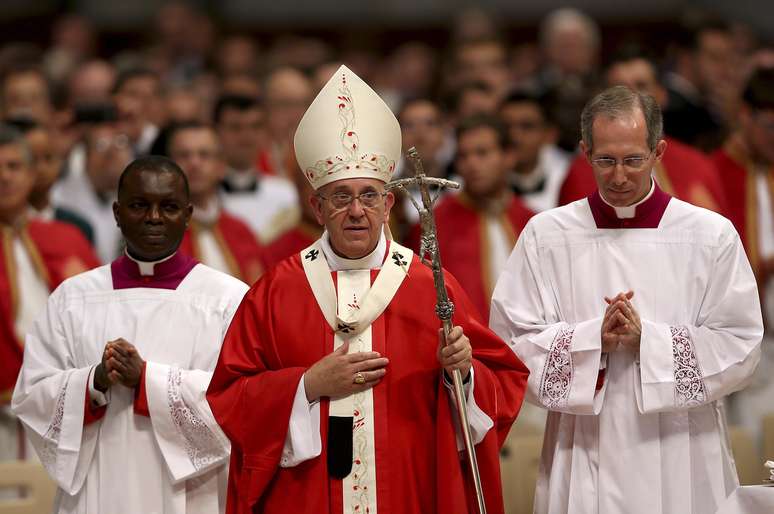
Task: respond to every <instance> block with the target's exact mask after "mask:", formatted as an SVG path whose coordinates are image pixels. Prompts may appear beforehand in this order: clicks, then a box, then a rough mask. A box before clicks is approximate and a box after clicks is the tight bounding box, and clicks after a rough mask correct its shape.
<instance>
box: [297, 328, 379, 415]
mask: <svg viewBox="0 0 774 514" xmlns="http://www.w3.org/2000/svg"><path fill="white" fill-rule="evenodd" d="M348 350H349V343H348V342H345V343H344V344H342V345H341V346H339V347H338V348H337V349H336V350H334V351H333V352H331V353H329V354H328V355H326V356H325V357H323V358H322V359H320V360H319V361H317V362H315V363H314V364H313V365H312V367H310V368H309V369H308V370H306V373H304V389H306V399H307V400H309V401H310V402H313V401H316V400H318V399H320V398H322V397H324V396H327V397H329V398H341V397H344V396H348V395H350V394H352V393H356V392H359V391H365V390H366V389H369V388H371V387H373V386H375V385H376V384H378V383H379V381H380V380H381V379H382V377H384V375H385V373H387V370H386V369H385V366H387V364H388V363H389V362H390V361H389V360H388V359H387V358H386V357H382V356H381V355H379V353H377V352H357V353H352V354H347V351H348Z"/></svg>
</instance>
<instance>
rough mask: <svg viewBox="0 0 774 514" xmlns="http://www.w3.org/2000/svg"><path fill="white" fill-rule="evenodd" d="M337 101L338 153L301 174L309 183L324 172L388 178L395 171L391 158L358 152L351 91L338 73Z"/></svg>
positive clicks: (358, 142)
mask: <svg viewBox="0 0 774 514" xmlns="http://www.w3.org/2000/svg"><path fill="white" fill-rule="evenodd" d="M336 100H337V101H338V102H339V104H338V117H339V122H341V131H340V132H339V141H340V142H341V148H342V153H341V155H334V156H331V157H327V158H325V159H320V160H319V161H317V162H316V163H314V165H313V166H309V167H308V168H307V169H306V171H305V173H306V176H307V178H308V179H309V180H310V181H311V182H312V183H314V182H317V181H319V180H322V179H323V178H325V177H326V176H328V175H334V174H336V173H340V172H346V171H350V172H358V171H371V172H375V173H377V174H380V175H383V176H384V180H385V182H386V181H388V180H389V179H390V176H391V175H392V172H393V171H394V170H395V161H394V160H391V159H388V158H387V156H385V155H382V154H376V153H370V154H369V153H367V154H360V153H359V150H360V139H359V137H358V134H357V130H355V128H356V125H357V122H356V119H355V103H354V102H353V100H352V93H351V92H350V90H349V86H348V85H347V77H346V75H344V74H343V73H342V74H341V85H340V86H339V94H338V95H337V96H336Z"/></svg>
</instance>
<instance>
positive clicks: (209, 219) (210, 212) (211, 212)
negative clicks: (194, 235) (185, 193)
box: [193, 195, 220, 225]
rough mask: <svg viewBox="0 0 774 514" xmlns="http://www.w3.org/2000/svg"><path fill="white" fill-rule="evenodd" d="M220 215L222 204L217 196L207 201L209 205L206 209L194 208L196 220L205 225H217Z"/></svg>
mask: <svg viewBox="0 0 774 514" xmlns="http://www.w3.org/2000/svg"><path fill="white" fill-rule="evenodd" d="M219 215H220V202H219V201H218V197H217V195H213V196H212V198H210V199H209V200H208V201H207V205H206V206H205V207H194V211H193V217H194V219H195V220H196V221H198V222H199V223H203V224H204V225H213V224H215V222H216V221H217V220H218V216H219Z"/></svg>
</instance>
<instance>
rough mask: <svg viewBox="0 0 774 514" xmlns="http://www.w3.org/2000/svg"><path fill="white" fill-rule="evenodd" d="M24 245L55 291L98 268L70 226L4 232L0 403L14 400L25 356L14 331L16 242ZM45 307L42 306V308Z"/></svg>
mask: <svg viewBox="0 0 774 514" xmlns="http://www.w3.org/2000/svg"><path fill="white" fill-rule="evenodd" d="M16 237H19V238H21V241H22V243H23V244H24V247H25V249H26V250H27V253H28V254H29V256H30V259H31V261H32V263H33V265H34V266H35V270H36V272H37V274H38V276H39V277H40V278H41V280H42V281H43V282H44V283H45V284H46V285H47V286H48V289H49V291H53V290H54V289H56V287H57V286H58V285H59V284H61V283H62V281H64V280H65V279H66V278H69V277H71V276H73V275H77V274H78V273H81V272H84V271H87V270H90V269H91V268H94V267H96V266H99V260H97V257H96V255H95V254H94V250H93V249H92V247H91V245H89V243H88V241H86V239H85V238H84V237H83V235H82V234H81V232H80V231H79V230H78V229H77V228H75V227H74V226H72V225H70V224H68V223H62V222H59V221H43V220H31V221H29V222H28V223H27V224H26V225H25V226H24V228H22V229H21V232H20V233H19V234H15V233H13V232H12V231H11V229H9V228H3V229H2V253H3V256H2V259H0V404H3V403H7V402H9V401H10V399H11V393H12V392H13V387H14V385H15V384H16V376H17V375H18V374H19V369H20V368H21V363H22V357H23V356H24V347H23V342H22V341H19V340H18V337H17V336H16V332H15V329H14V323H15V319H16V312H17V306H18V302H19V295H20V294H24V292H23V291H19V284H18V283H17V282H16V271H15V269H16V264H15V260H14V255H13V240H14V239H15V238H16ZM43 307H44V306H43V305H41V306H40V308H41V309H43Z"/></svg>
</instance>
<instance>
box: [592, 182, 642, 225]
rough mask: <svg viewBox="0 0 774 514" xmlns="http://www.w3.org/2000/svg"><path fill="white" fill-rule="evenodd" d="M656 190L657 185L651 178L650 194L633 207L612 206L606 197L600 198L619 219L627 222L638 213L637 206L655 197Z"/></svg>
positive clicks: (601, 196)
mask: <svg viewBox="0 0 774 514" xmlns="http://www.w3.org/2000/svg"><path fill="white" fill-rule="evenodd" d="M655 190H656V183H655V181H654V180H653V178H651V179H650V191H649V192H648V194H646V195H645V198H643V199H642V200H640V201H639V202H637V203H633V204H632V205H627V206H625V207H616V206H615V205H612V204H611V203H610V202H608V201H607V200H605V197H604V195H601V194H600V195H599V197H600V198H601V199H602V201H603V202H605V203H606V204H607V205H609V206H610V207H612V208H613V209H614V210H615V215H616V217H617V218H618V219H622V220H625V219H629V218H633V217H634V214H635V213H636V212H637V206H638V205H640V204H641V203H645V201H646V200H647V199H648V198H650V197H651V196H652V195H653V191H655Z"/></svg>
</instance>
